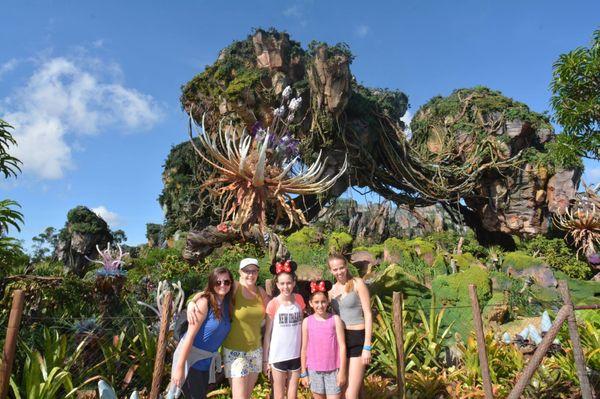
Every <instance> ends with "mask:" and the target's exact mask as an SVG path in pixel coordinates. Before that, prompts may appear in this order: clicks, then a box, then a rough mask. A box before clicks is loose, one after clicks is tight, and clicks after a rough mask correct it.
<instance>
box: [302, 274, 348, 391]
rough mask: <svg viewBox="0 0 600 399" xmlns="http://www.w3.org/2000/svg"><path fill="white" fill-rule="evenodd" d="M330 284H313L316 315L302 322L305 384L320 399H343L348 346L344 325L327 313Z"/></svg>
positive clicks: (303, 381) (324, 282) (311, 298)
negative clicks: (341, 398)
mask: <svg viewBox="0 0 600 399" xmlns="http://www.w3.org/2000/svg"><path fill="white" fill-rule="evenodd" d="M330 289H331V283H330V282H329V281H323V280H320V281H311V283H310V291H311V296H310V301H309V304H310V307H311V308H312V310H313V312H314V313H313V314H312V315H310V316H309V317H307V318H306V319H304V321H303V322H302V351H301V364H302V373H301V374H300V378H301V381H302V385H304V386H309V383H310V390H311V391H312V393H313V396H314V397H315V398H316V399H339V398H340V397H341V389H342V387H343V386H344V385H346V366H347V365H346V362H347V359H346V343H345V340H344V324H343V323H342V320H341V319H340V317H339V316H337V315H333V314H331V313H329V312H327V308H328V306H329V297H328V296H327V291H329V290H330Z"/></svg>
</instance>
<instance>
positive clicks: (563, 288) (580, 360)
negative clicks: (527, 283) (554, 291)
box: [558, 280, 593, 399]
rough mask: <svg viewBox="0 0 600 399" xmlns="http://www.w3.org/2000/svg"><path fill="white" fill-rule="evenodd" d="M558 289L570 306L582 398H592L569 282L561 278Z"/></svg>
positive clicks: (572, 341) (571, 327) (571, 326)
mask: <svg viewBox="0 0 600 399" xmlns="http://www.w3.org/2000/svg"><path fill="white" fill-rule="evenodd" d="M558 290H559V291H560V294H561V295H562V298H563V301H564V302H565V306H568V307H569V316H568V317H567V323H568V326H569V335H570V337H571V343H572V344H573V357H574V358H575V367H576V368H577V375H578V376H579V383H580V385H581V397H582V399H592V398H593V395H592V388H591V386H590V380H589V378H588V375H587V370H586V367H585V358H584V357H583V350H582V349H581V340H580V339H579V331H578V330H577V320H576V319H575V310H574V309H573V302H572V301H571V294H570V293H569V286H568V285H567V282H566V281H564V280H561V281H559V282H558Z"/></svg>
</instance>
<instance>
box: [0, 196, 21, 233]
mask: <svg viewBox="0 0 600 399" xmlns="http://www.w3.org/2000/svg"><path fill="white" fill-rule="evenodd" d="M20 207H21V205H19V204H18V203H17V202H15V201H12V200H9V199H5V200H1V201H0V234H1V235H3V234H6V232H7V231H8V230H9V228H10V227H13V228H15V229H16V230H17V231H21V227H20V226H19V224H23V214H22V213H21V212H19V211H17V210H16V209H15V208H20Z"/></svg>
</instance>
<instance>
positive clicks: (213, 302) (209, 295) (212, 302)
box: [202, 267, 233, 320]
mask: <svg viewBox="0 0 600 399" xmlns="http://www.w3.org/2000/svg"><path fill="white" fill-rule="evenodd" d="M219 274H227V277H228V278H229V292H228V293H227V295H225V298H223V302H222V304H221V305H222V306H223V305H225V304H227V306H228V308H229V309H228V312H227V313H229V319H230V320H231V312H232V311H233V309H232V308H233V304H232V301H231V297H232V296H233V294H232V293H233V275H232V274H231V271H229V269H227V268H226V267H217V268H214V269H213V270H212V272H210V274H209V275H208V283H207V284H206V288H204V291H203V292H202V297H204V298H206V299H208V304H209V306H210V307H211V309H212V311H213V313H214V314H215V317H216V318H217V319H218V320H221V316H222V312H221V311H222V308H219V304H218V303H217V298H216V295H215V287H216V286H217V280H218V278H219Z"/></svg>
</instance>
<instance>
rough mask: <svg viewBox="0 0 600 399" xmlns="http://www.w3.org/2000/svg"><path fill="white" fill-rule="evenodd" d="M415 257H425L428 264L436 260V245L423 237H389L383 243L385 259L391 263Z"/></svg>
mask: <svg viewBox="0 0 600 399" xmlns="http://www.w3.org/2000/svg"><path fill="white" fill-rule="evenodd" d="M413 257H418V258H421V259H423V260H424V261H425V262H426V263H427V264H428V265H430V266H431V265H433V262H434V260H435V246H434V244H432V243H431V242H428V241H426V240H424V239H423V238H421V237H418V238H414V239H412V240H402V239H399V238H395V237H392V238H388V239H387V240H385V242H384V243H383V260H384V261H387V262H390V263H400V262H402V260H403V259H404V260H407V261H408V260H412V258H413Z"/></svg>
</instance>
